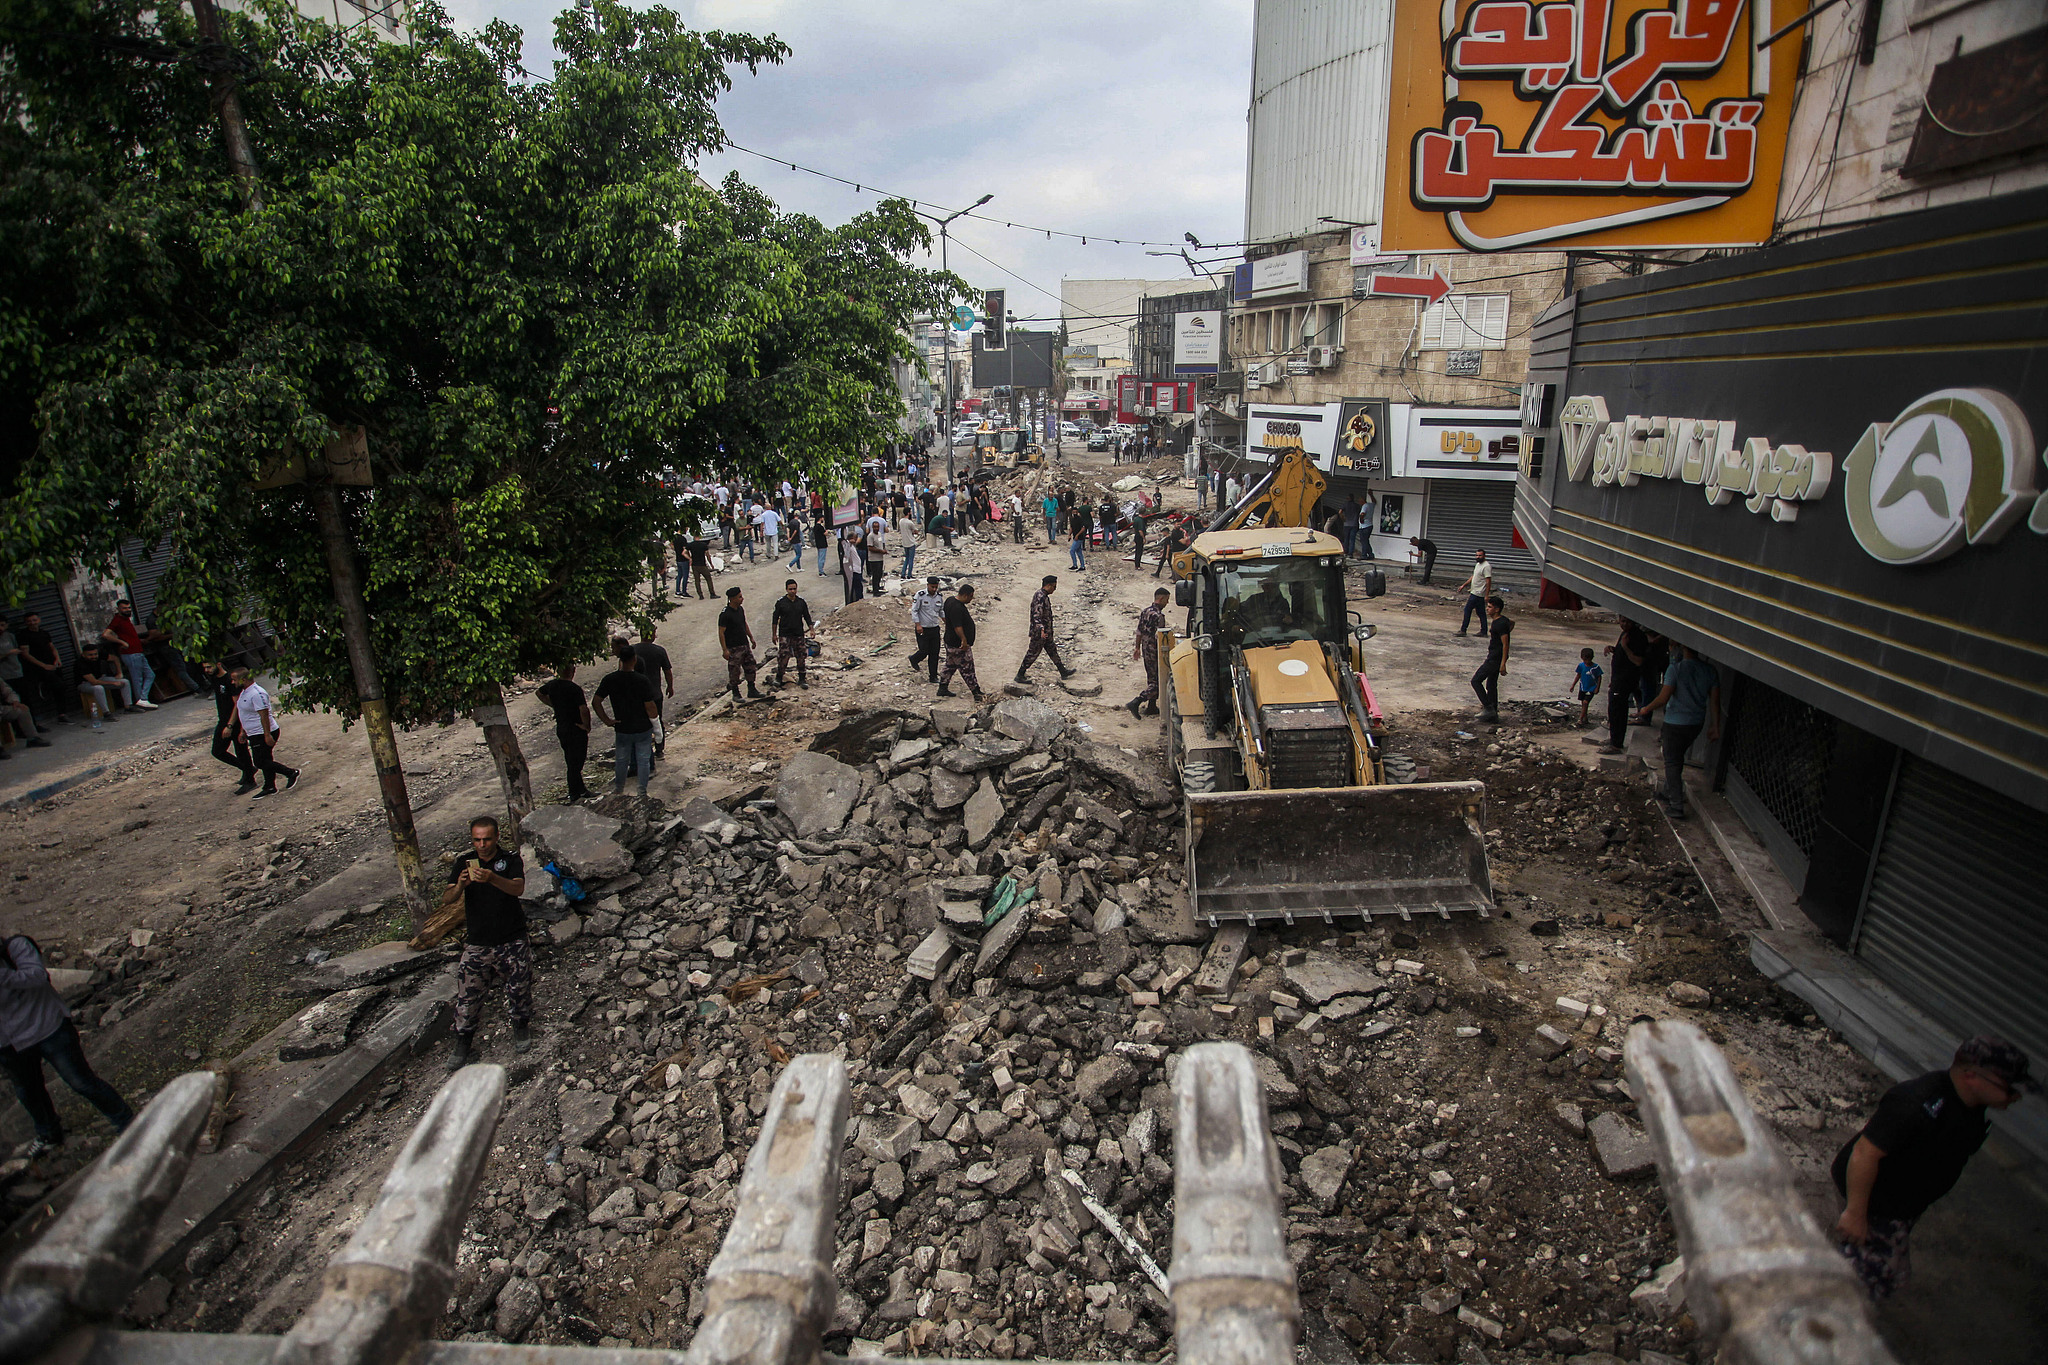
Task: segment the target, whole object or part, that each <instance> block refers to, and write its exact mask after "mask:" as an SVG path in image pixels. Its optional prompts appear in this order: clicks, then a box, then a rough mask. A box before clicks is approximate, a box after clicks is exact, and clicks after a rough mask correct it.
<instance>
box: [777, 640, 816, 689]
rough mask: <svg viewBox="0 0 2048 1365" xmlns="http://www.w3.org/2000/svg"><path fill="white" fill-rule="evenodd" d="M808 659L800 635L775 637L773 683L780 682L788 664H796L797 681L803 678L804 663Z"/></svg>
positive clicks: (808, 655)
mask: <svg viewBox="0 0 2048 1365" xmlns="http://www.w3.org/2000/svg"><path fill="white" fill-rule="evenodd" d="M809 657H810V653H809V651H808V650H807V649H806V647H805V641H804V637H803V636H801V635H778V636H776V637H775V681H776V682H778V683H779V682H781V681H782V676H783V674H784V673H785V672H786V671H787V670H788V668H789V666H790V664H791V663H792V662H794V663H795V664H796V676H797V681H798V682H802V681H803V678H804V661H805V660H806V659H808V658H809Z"/></svg>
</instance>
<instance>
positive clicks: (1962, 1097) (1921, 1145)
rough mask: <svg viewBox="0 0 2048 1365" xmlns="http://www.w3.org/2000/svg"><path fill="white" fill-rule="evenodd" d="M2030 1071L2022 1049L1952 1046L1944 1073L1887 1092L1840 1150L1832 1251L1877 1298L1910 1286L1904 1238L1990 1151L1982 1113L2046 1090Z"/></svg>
mask: <svg viewBox="0 0 2048 1365" xmlns="http://www.w3.org/2000/svg"><path fill="white" fill-rule="evenodd" d="M2027 1073H2028V1063H2027V1054H2026V1053H2024V1052H2021V1051H2020V1050H2019V1049H2018V1048H2016V1047H2014V1046H2013V1045H2012V1044H2011V1043H2008V1042H2006V1041H2005V1040H2004V1039H2003V1038H1993V1037H1991V1036H1989V1035H1987V1034H1979V1035H1978V1036H1977V1037H1975V1038H1972V1039H1970V1040H1969V1041H1968V1042H1966V1043H1964V1044H1963V1045H1962V1046H1961V1047H1959V1048H1957V1049H1956V1052H1955V1057H1954V1059H1953V1060H1952V1061H1951V1062H1950V1063H1949V1067H1948V1070H1946V1071H1930V1072H1928V1073H1927V1074H1926V1075H1924V1076H1916V1077H1914V1078H1913V1079H1912V1080H1910V1081H1901V1082H1900V1083H1899V1084H1897V1085H1895V1086H1893V1087H1892V1088H1891V1089H1890V1090H1887V1091H1885V1093H1884V1098H1883V1099H1881V1100H1879V1101H1878V1102H1877V1113H1876V1114H1874V1115H1873V1116H1872V1117H1871V1120H1870V1122H1868V1123H1866V1124H1864V1125H1863V1131H1862V1132H1860V1133H1858V1134H1857V1135H1856V1136H1855V1137H1853V1138H1851V1139H1849V1141H1848V1142H1847V1143H1846V1144H1845V1145H1844V1146H1843V1147H1842V1150H1841V1151H1840V1152H1837V1153H1836V1154H1835V1165H1834V1177H1835V1189H1836V1190H1838V1191H1839V1192H1840V1193H1841V1195H1842V1198H1843V1201H1844V1203H1845V1207H1844V1208H1843V1210H1842V1216H1841V1218H1840V1219H1839V1220H1837V1221H1836V1223H1835V1235H1836V1238H1837V1242H1836V1249H1837V1250H1839V1251H1840V1252H1841V1253H1842V1255H1843V1256H1845V1257H1847V1258H1848V1260H1849V1264H1850V1265H1851V1266H1853V1267H1854V1268H1855V1271H1856V1274H1857V1276H1858V1278H1860V1279H1861V1280H1862V1281H1863V1287H1864V1288H1865V1289H1867V1290H1868V1291H1869V1292H1870V1297H1871V1298H1872V1299H1883V1298H1888V1297H1889V1296H1890V1295H1891V1294H1892V1292H1893V1291H1894V1290H1896V1289H1897V1288H1898V1287H1899V1286H1900V1285H1902V1284H1904V1283H1905V1282H1906V1277H1907V1275H1908V1273H1909V1271H1910V1262H1909V1260H1908V1257H1907V1237H1908V1235H1909V1234H1910V1233H1911V1232H1912V1231H1913V1224H1914V1223H1915V1222H1916V1221H1917V1220H1918V1219H1919V1217H1920V1215H1921V1214H1923V1213H1925V1212H1926V1211H1927V1207H1928V1205H1930V1204H1932V1203H1933V1202H1934V1201H1935V1200H1937V1199H1939V1198H1941V1197H1942V1196H1943V1195H1945V1194H1947V1193H1948V1192H1949V1190H1951V1189H1952V1188H1954V1186H1955V1183H1956V1181H1957V1180H1958V1179H1960V1178H1961V1177H1962V1174H1963V1167H1964V1166H1966V1165H1968V1164H1969V1161H1970V1158H1971V1157H1972V1156H1974V1155H1976V1152H1977V1149H1978V1148H1979V1147H1982V1146H1983V1145H1984V1136H1985V1134H1986V1133H1987V1132H1989V1131H1990V1128H1991V1123H1990V1120H1989V1119H1988V1118H1987V1117H1986V1115H1985V1113H1984V1111H1985V1110H1986V1109H2004V1108H2006V1107H2007V1106H2009V1105H2010V1104H2011V1103H2012V1102H2013V1101H2014V1100H2016V1099H2018V1098H2019V1097H2020V1096H2021V1095H2022V1094H2024V1093H2026V1092H2028V1091H2038V1090H2039V1089H2040V1088H2041V1085H2040V1082H2038V1081H2036V1080H2035V1079H2034V1078H2033V1077H2032V1076H2030V1075H2028V1074H2027Z"/></svg>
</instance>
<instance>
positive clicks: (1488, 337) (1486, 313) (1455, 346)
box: [1417, 294, 1508, 351]
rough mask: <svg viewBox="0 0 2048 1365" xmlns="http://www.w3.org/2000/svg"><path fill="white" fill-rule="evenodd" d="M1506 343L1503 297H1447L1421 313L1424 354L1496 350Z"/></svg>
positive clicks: (1506, 306)
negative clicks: (1425, 352) (1431, 352)
mask: <svg viewBox="0 0 2048 1365" xmlns="http://www.w3.org/2000/svg"><path fill="white" fill-rule="evenodd" d="M1507 344H1508V296H1507V295H1506V294H1447V295H1445V296H1444V297H1443V299H1441V300H1440V301H1438V302H1436V303H1433V304H1431V305H1430V306H1429V307H1428V308H1427V309H1425V310H1424V311H1423V314H1422V341H1421V344H1420V345H1419V346H1418V347H1417V349H1418V350H1424V351H1498V350H1503V349H1505V348H1506V346H1507Z"/></svg>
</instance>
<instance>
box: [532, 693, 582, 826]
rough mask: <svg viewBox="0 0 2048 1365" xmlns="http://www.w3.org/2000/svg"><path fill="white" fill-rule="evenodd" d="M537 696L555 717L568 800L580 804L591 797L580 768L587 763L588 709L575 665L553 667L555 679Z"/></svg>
mask: <svg viewBox="0 0 2048 1365" xmlns="http://www.w3.org/2000/svg"><path fill="white" fill-rule="evenodd" d="M538 695H539V696H540V699H541V700H542V701H543V702H545V703H546V704H547V708H548V709H549V710H550V711H553V712H554V713H555V739H556V740H557V741H559V742H560V744H561V746H562V766H563V767H564V768H566V769H567V770H568V773H569V800H570V801H572V802H575V801H581V800H583V799H584V798H585V797H587V796H589V795H590V788H588V787H586V786H584V785H583V767H584V765H585V764H586V763H588V762H589V761H590V707H589V706H588V705H587V704H586V703H585V702H584V699H583V685H582V684H581V683H579V682H577V681H576V665H575V664H569V663H564V664H556V665H555V676H554V677H552V678H550V679H549V680H548V681H546V682H544V683H542V684H541V685H540V692H539V694H538Z"/></svg>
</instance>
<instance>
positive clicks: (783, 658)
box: [768, 578, 818, 692]
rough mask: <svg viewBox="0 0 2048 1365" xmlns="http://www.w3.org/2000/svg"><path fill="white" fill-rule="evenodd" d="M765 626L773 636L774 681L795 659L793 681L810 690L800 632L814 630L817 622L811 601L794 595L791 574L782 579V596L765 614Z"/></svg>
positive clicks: (780, 683)
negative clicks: (813, 614)
mask: <svg viewBox="0 0 2048 1365" xmlns="http://www.w3.org/2000/svg"><path fill="white" fill-rule="evenodd" d="M768 626H769V633H770V634H772V635H774V637H775V685H776V686H777V687H780V686H782V675H783V672H784V671H785V670H787V669H788V667H789V661H790V660H791V659H795V660H796V685H797V686H798V687H801V688H802V689H803V690H804V691H806V692H808V691H810V690H811V684H810V682H809V681H808V680H807V679H806V678H805V676H804V636H805V635H807V634H814V633H816V631H817V629H818V624H817V622H815V621H813V620H812V619H811V604H810V603H808V602H806V601H804V599H803V598H801V597H799V596H797V591H796V580H795V579H794V578H792V579H789V580H788V581H786V582H785V583H783V585H782V596H781V597H779V598H777V599H776V600H775V610H773V611H772V612H770V613H769V614H768Z"/></svg>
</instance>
